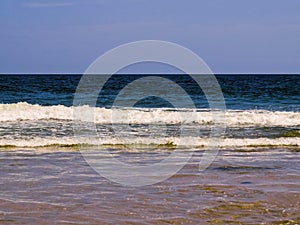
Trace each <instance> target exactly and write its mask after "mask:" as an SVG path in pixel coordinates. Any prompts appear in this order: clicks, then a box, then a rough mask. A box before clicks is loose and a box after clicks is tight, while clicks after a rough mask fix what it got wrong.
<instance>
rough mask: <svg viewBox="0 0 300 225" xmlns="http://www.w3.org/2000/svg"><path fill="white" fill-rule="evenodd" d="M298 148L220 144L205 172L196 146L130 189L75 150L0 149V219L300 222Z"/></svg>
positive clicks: (10, 221) (4, 221)
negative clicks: (176, 168)
mask: <svg viewBox="0 0 300 225" xmlns="http://www.w3.org/2000/svg"><path fill="white" fill-rule="evenodd" d="M299 150H300V149H299V147H295V148H291V147H289V148H284V147H281V148H247V149H246V148H245V149H227V150H226V149H223V150H222V151H220V152H219V155H218V157H217V158H216V160H215V161H214V163H213V164H212V165H211V166H210V167H209V168H208V169H207V170H205V171H204V172H199V171H198V164H197V163H198V162H199V160H200V157H201V154H202V152H201V151H197V152H196V153H195V155H194V156H193V158H192V159H191V160H190V162H189V163H188V164H187V165H186V166H185V167H184V168H183V169H182V170H181V171H180V172H179V173H178V174H176V175H174V176H173V177H172V178H170V179H168V180H166V181H164V182H161V183H158V184H156V185H152V186H146V187H140V188H131V187H123V186H121V185H118V184H115V183H112V182H110V181H109V180H106V179H105V178H103V177H101V176H100V175H99V174H97V173H96V172H95V171H94V170H93V169H92V168H91V167H90V166H89V165H88V164H87V163H86V162H85V160H84V159H83V157H82V155H81V154H80V152H78V151H65V150H63V149H62V150H61V151H60V149H54V150H53V151H52V152H51V151H50V152H41V151H39V150H29V149H28V150H24V149H23V150H14V151H11V150H6V149H3V150H1V152H0V163H1V164H0V165H1V170H0V177H1V179H0V190H1V191H0V223H1V224H300V216H299V215H300V173H299V172H300V163H299V162H300V151H299ZM162 151H164V150H162ZM123 155H126V153H123ZM151 157H153V154H152V156H151ZM154 157H155V155H154ZM130 158H134V159H135V160H136V159H141V158H145V155H144V153H138V152H136V153H130V154H128V155H127V156H126V159H127V160H128V159H130Z"/></svg>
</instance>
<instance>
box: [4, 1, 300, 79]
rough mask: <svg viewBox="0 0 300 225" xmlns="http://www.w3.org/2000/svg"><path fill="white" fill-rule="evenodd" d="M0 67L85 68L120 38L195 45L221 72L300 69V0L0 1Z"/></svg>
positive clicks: (9, 70) (15, 69)
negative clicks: (158, 40)
mask: <svg viewBox="0 0 300 225" xmlns="http://www.w3.org/2000/svg"><path fill="white" fill-rule="evenodd" d="M0 11H1V13H0V29H1V31H0V32H1V33H0V73H83V72H84V71H85V69H87V67H88V66H89V64H90V63H91V62H92V61H93V60H94V59H96V58H97V57H98V56H100V55H101V54H103V53H104V52H105V51H107V50H109V49H111V48H113V47H116V46H117V45H120V44H123V43H126V42H130V41H137V40H143V39H160V40H165V41H172V42H176V43H178V44H181V45H183V46H186V47H188V48H190V49H191V50H192V51H194V52H196V53H197V54H198V55H199V56H200V57H202V58H203V59H204V60H205V61H206V63H207V64H208V65H209V66H210V68H211V69H212V70H213V72H215V73H300V13H299V11H300V1H299V0H204V1H201V0H186V1H184V0H181V1H179V0H178V1H176V0H74V1H72V0H60V1H59V0H1V1H0Z"/></svg>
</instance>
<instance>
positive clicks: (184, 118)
mask: <svg viewBox="0 0 300 225" xmlns="http://www.w3.org/2000/svg"><path fill="white" fill-rule="evenodd" d="M78 107H79V108H77V110H76V111H79V112H83V113H84V111H85V110H87V109H92V110H93V111H94V118H93V120H94V121H95V123H99V124H117V123H119V124H122V123H123V124H128V123H129V124H159V123H163V124H180V123H186V124H188V123H195V124H203V125H205V124H212V123H213V122H214V121H213V116H212V113H211V112H210V111H208V110H199V111H197V112H195V111H193V110H190V109H180V110H174V109H166V108H151V109H149V108H147V109H141V108H118V109H106V108H90V107H89V106H78ZM73 113H74V107H73V106H71V107H66V106H63V105H57V106H40V105H32V104H28V103H25V102H20V103H15V104H0V121H1V122H7V121H18V120H51V119H55V120H73V119H74V115H73ZM225 115H226V126H228V127H243V126H247V127H253V126H270V127H271V126H283V127H291V126H293V127H294V126H300V112H281V111H275V112H273V111H267V110H243V111H242V110H240V111H237V110H227V111H226V113H225Z"/></svg>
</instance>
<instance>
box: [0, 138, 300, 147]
mask: <svg viewBox="0 0 300 225" xmlns="http://www.w3.org/2000/svg"><path fill="white" fill-rule="evenodd" d="M79 145H83V146H103V147H109V146H117V147H133V148H134V147H137V148H139V147H158V148H159V147H171V148H173V147H176V146H179V147H189V148H190V147H196V148H200V147H201V148H202V147H214V146H218V147H255V146H261V147H268V146H300V137H296V138H291V137H288V138H284V137H281V138H255V139H254V138H253V139H250V138H225V139H219V140H218V139H217V140H212V139H209V138H192V137H184V138H176V137H173V138H155V139H154V138H123V139H121V138H105V139H96V138H75V137H69V138H33V139H30V140H7V139H0V146H1V147H2V148H6V147H9V148H10V147H33V148H35V147H47V146H57V147H75V146H79Z"/></svg>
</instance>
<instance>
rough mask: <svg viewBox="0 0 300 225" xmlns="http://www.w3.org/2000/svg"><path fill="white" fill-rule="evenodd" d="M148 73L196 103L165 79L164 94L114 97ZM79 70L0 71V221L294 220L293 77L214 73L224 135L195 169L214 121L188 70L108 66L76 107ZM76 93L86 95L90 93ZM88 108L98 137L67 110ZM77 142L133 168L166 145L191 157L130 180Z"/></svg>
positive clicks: (299, 193) (296, 123)
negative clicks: (164, 175)
mask: <svg viewBox="0 0 300 225" xmlns="http://www.w3.org/2000/svg"><path fill="white" fill-rule="evenodd" d="M149 76H150V77H157V76H158V77H162V78H166V79H169V80H171V81H173V82H174V83H176V84H177V85H179V86H180V87H181V88H182V89H184V90H185V92H186V93H187V94H188V96H189V97H190V98H191V99H192V101H193V103H194V105H195V108H193V109H191V108H189V105H188V104H186V98H184V96H181V95H179V94H177V93H176V91H174V92H172V88H171V87H169V86H168V85H169V83H164V82H161V83H160V84H159V85H157V87H156V88H157V89H160V90H169V100H170V101H167V100H165V99H163V98H160V97H157V96H149V97H146V98H143V99H140V100H139V101H136V102H135V103H134V104H133V105H132V106H130V107H129V106H128V105H127V103H128V102H134V99H131V98H132V96H131V95H128V96H125V98H123V99H121V100H120V101H117V102H116V101H115V99H116V98H117V96H118V95H119V93H120V92H121V90H122V89H124V88H125V87H126V86H127V85H128V84H130V83H131V82H134V81H136V80H139V79H141V78H145V77H149ZM81 77H82V76H81V75H63V74H62V75H28V74H27V75H1V76H0V121H1V125H0V162H1V170H0V174H1V179H0V190H1V192H0V222H3V223H12V224H14V223H29V224H35V223H58V224H229V223H237V224H299V223H300V217H299V215H300V210H299V209H300V175H299V171H300V166H299V165H300V164H299V162H300V153H299V151H300V88H299V87H300V76H299V75H271V74H269V75H251V74H249V75H238V74H235V75H216V78H217V81H218V83H219V85H220V87H221V90H222V93H223V96H224V100H225V104H226V111H225V112H224V115H225V127H226V132H225V133H224V134H223V135H222V137H219V139H220V141H219V143H218V149H219V152H218V154H217V156H216V157H215V159H214V161H213V162H212V163H211V165H210V166H209V167H208V168H206V169H205V170H204V171H199V169H198V163H199V161H200V160H201V158H202V157H203V155H204V152H205V151H209V148H210V145H209V144H208V139H209V137H210V135H211V131H212V127H213V126H215V124H214V121H213V117H212V115H211V110H210V104H209V102H208V101H207V98H206V96H205V95H204V93H203V91H202V90H201V89H200V88H199V86H198V85H197V83H196V82H195V81H194V80H193V79H192V78H191V77H190V76H187V75H149V74H148V75H137V74H135V75H114V76H112V77H111V78H110V79H109V80H108V81H107V82H106V83H105V84H104V86H103V88H102V90H101V91H100V90H99V92H97V93H96V94H98V98H97V101H96V102H95V103H92V102H91V103H90V104H87V105H84V104H83V105H79V106H78V105H76V106H74V103H73V101H74V96H75V93H76V91H77V87H78V84H79V81H80V79H81ZM149 85H151V84H149ZM138 91H139V92H140V93H143V92H145V93H146V90H144V89H139V90H138ZM84 94H85V95H84V97H86V98H88V97H89V95H90V94H91V93H90V90H85V92H84ZM171 102H176V103H180V105H181V107H180V108H178V107H174V106H173V104H171ZM85 108H88V109H92V111H93V116H94V117H93V121H94V123H93V124H94V127H95V130H96V132H97V137H96V138H95V137H93V138H91V137H90V136H89V135H86V136H85V135H83V137H81V138H78V137H77V136H76V135H74V111H75V110H81V109H85ZM77 123H78V121H77ZM79 123H82V124H83V126H84V124H85V123H86V121H79ZM182 127H184V130H185V132H184V135H181V132H182ZM85 148H86V149H94V148H97V149H98V150H99V151H101V150H107V151H109V152H111V154H112V156H113V157H114V158H116V159H118V160H120V161H121V162H124V163H127V164H132V165H150V164H153V163H157V162H160V161H161V160H162V159H164V158H165V157H168V156H169V155H170V154H171V153H172V151H174V149H180V151H183V152H185V151H192V152H193V156H192V157H191V159H190V160H189V161H188V162H187V163H186V165H185V166H184V168H182V169H181V170H180V171H178V172H177V173H176V174H174V175H173V176H171V177H170V178H169V179H166V180H164V181H162V182H159V183H156V184H153V185H148V186H143V187H128V186H123V185H120V184H118V183H114V182H112V181H110V180H109V179H106V178H104V177H102V176H100V175H99V174H98V173H97V171H95V170H94V169H93V168H92V167H90V165H89V163H88V162H87V161H86V160H85V158H84V157H83V156H82V154H81V153H82V149H85ZM136 179H139V178H136ZM133 181H134V179H133Z"/></svg>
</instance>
